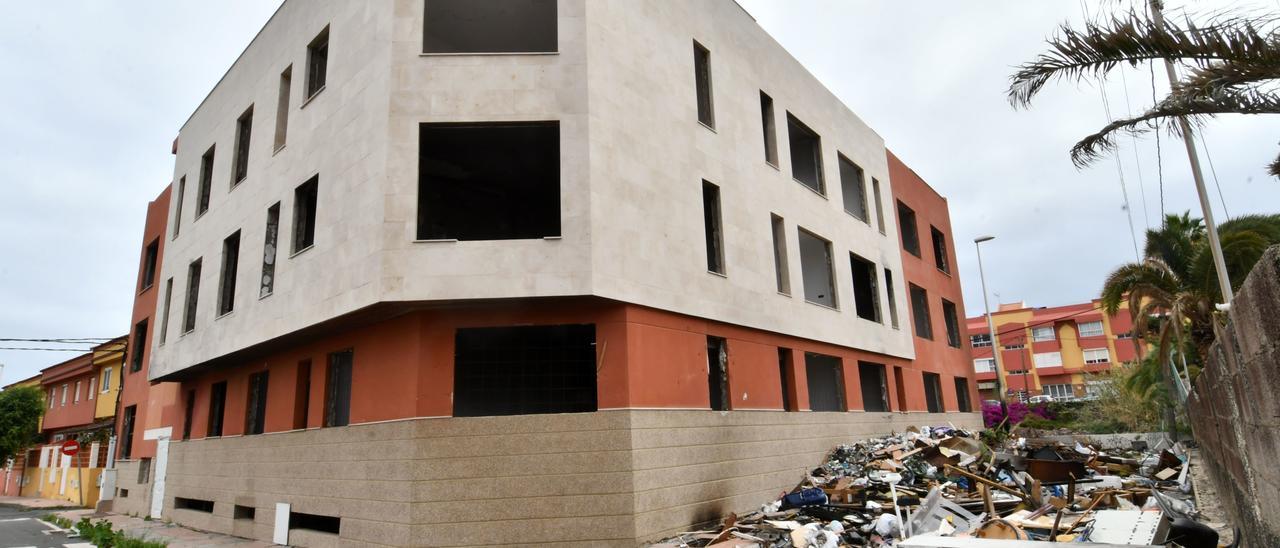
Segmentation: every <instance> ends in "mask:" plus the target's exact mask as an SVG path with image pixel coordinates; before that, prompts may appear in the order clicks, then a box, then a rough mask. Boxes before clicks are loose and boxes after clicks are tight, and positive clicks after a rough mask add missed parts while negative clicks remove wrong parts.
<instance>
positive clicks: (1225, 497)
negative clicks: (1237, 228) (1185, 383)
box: [1187, 246, 1280, 547]
mask: <svg viewBox="0 0 1280 548" xmlns="http://www.w3.org/2000/svg"><path fill="white" fill-rule="evenodd" d="M1278 386H1280V246H1274V247H1272V248H1271V249H1269V250H1268V251H1267V253H1266V254H1265V255H1264V256H1263V257H1262V259H1261V260H1259V261H1258V264H1257V265H1256V266H1254V268H1253V271H1252V272H1250V274H1249V277H1248V278H1247V279H1246V280H1245V282H1244V286H1243V287H1242V288H1241V289H1240V292H1239V293H1237V294H1236V298H1235V301H1234V302H1233V303H1232V306H1231V312H1230V321H1229V322H1228V324H1227V327H1226V329H1224V330H1223V331H1222V332H1221V333H1220V335H1219V338H1218V341H1217V342H1215V343H1214V344H1213V347H1212V348H1211V350H1210V357H1209V359H1208V363H1206V364H1205V368H1204V370H1203V371H1202V372H1201V373H1200V376H1199V377H1197V378H1196V382H1195V389H1194V391H1193V392H1192V393H1191V397H1190V399H1189V400H1188V408H1187V414H1188V416H1189V417H1190V419H1191V425H1192V428H1193V429H1194V431H1195V437H1196V441H1197V442H1199V444H1200V445H1201V447H1203V449H1204V450H1203V455H1204V460H1205V461H1206V464H1207V466H1206V468H1207V469H1208V470H1209V476H1210V477H1211V478H1213V481H1214V483H1215V484H1216V486H1217V488H1218V491H1219V492H1220V493H1222V503H1223V506H1224V507H1225V508H1226V509H1227V512H1228V513H1229V514H1230V516H1231V519H1232V521H1233V522H1234V523H1235V524H1238V525H1239V526H1240V528H1241V530H1242V533H1243V538H1244V543H1243V545H1244V546H1259V547H1260V546H1280V397H1278V396H1277V387H1278Z"/></svg>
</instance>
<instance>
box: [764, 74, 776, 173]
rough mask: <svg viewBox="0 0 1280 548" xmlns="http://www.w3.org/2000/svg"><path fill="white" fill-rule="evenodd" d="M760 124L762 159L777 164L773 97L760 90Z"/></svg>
mask: <svg viewBox="0 0 1280 548" xmlns="http://www.w3.org/2000/svg"><path fill="white" fill-rule="evenodd" d="M760 125H761V127H763V128H764V161H766V162H769V164H770V165H772V166H774V167H777V166H778V128H777V121H776V120H775V117H774V114H773V98H772V97H769V96H768V95H766V94H765V92H763V91H762V92H760Z"/></svg>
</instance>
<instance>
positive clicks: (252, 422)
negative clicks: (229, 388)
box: [244, 371, 269, 436]
mask: <svg viewBox="0 0 1280 548" xmlns="http://www.w3.org/2000/svg"><path fill="white" fill-rule="evenodd" d="M268 373H269V372H268V371H259V372H257V373H254V374H252V375H249V393H248V394H247V395H246V397H245V413H244V433H245V435H248V436H251V435H255V434H261V433H263V432H264V431H265V430H266V426H267V381H268V380H269V377H268V376H267V375H268Z"/></svg>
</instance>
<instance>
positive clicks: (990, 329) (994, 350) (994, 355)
mask: <svg viewBox="0 0 1280 548" xmlns="http://www.w3.org/2000/svg"><path fill="white" fill-rule="evenodd" d="M995 238H996V237H995V236H978V237H977V238H974V239H973V247H974V248H975V249H977V250H978V279H980V280H982V308H983V309H985V310H986V312H987V333H989V334H990V339H991V360H992V362H993V363H995V364H996V397H997V398H1000V401H1001V402H1004V397H1005V396H1004V383H1002V382H1001V381H1000V371H1001V369H1000V349H999V348H998V347H997V344H996V325H995V322H994V321H992V319H991V305H990V304H989V303H988V302H987V275H986V272H984V271H983V269H982V245H981V244H982V242H989V241H991V240H994V239H995Z"/></svg>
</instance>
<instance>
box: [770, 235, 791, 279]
mask: <svg viewBox="0 0 1280 548" xmlns="http://www.w3.org/2000/svg"><path fill="white" fill-rule="evenodd" d="M770 221H771V222H772V224H773V277H774V279H775V280H777V282H778V293H785V294H787V295H790V294H791V271H790V270H789V267H788V266H787V227H786V224H785V223H784V222H783V220H782V217H779V216H777V215H770Z"/></svg>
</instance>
